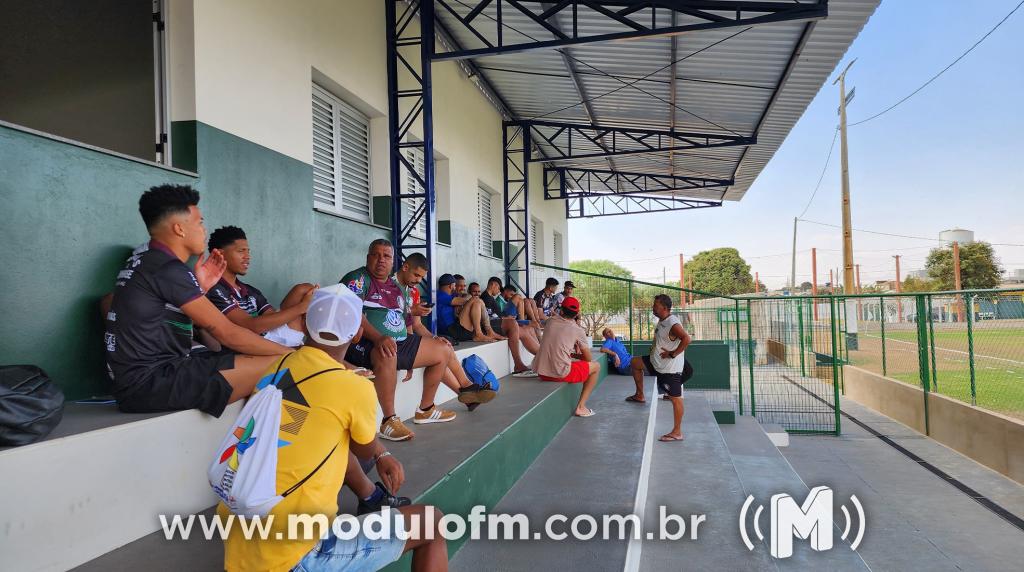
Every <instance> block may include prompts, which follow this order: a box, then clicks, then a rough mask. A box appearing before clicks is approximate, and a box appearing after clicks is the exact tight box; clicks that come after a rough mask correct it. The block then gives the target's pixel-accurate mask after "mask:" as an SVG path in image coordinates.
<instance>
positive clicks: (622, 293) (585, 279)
mask: <svg viewBox="0 0 1024 572" xmlns="http://www.w3.org/2000/svg"><path fill="white" fill-rule="evenodd" d="M569 268H570V269H571V270H579V271H583V272H589V273H593V274H601V275H602V276H613V277H616V278H627V279H630V280H632V278H633V273H632V272H630V271H629V270H627V269H626V268H623V267H621V266H619V265H618V264H615V263H614V262H612V261H611V260H577V261H576V262H572V263H570V264H569ZM572 281H573V282H574V283H575V284H576V291H575V292H574V294H575V295H576V297H577V298H579V299H580V305H581V306H582V307H583V308H582V311H581V312H580V322H581V323H582V324H583V329H585V330H586V331H587V334H588V335H590V336H593V337H595V338H597V337H598V336H600V335H601V330H603V329H604V327H605V326H606V325H607V324H608V322H610V321H611V319H612V318H614V317H615V316H617V315H620V314H622V313H623V312H625V311H626V309H627V308H628V307H629V288H628V287H627V286H626V284H625V283H624V282H622V281H619V280H609V279H608V278H602V277H598V276H590V275H588V274H574V275H573V276H572Z"/></svg>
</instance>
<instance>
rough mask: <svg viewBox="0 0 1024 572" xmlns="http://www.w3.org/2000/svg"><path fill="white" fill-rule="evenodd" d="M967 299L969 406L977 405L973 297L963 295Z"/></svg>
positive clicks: (971, 295)
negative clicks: (969, 377)
mask: <svg viewBox="0 0 1024 572" xmlns="http://www.w3.org/2000/svg"><path fill="white" fill-rule="evenodd" d="M964 297H965V298H967V362H968V363H969V364H970V366H971V405H977V404H978V395H977V393H976V388H975V379H974V376H975V373H974V295H973V294H965V295H964Z"/></svg>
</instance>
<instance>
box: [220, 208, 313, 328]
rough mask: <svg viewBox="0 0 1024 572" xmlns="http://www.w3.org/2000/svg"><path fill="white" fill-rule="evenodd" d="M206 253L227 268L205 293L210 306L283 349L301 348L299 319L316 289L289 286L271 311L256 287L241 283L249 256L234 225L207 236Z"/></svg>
mask: <svg viewBox="0 0 1024 572" xmlns="http://www.w3.org/2000/svg"><path fill="white" fill-rule="evenodd" d="M209 248H210V254H211V255H213V254H219V255H221V256H223V257H224V260H225V262H226V263H227V266H226V267H225V268H224V275H223V276H221V279H220V281H219V282H217V284H216V285H214V287H213V288H211V289H210V291H209V292H207V293H206V297H207V298H209V299H210V302H213V305H214V306H216V307H217V309H218V310H220V311H221V313H222V314H224V315H225V316H227V318H228V319H229V320H231V321H232V322H234V323H235V324H238V325H239V326H242V327H243V328H246V329H247V330H250V331H253V332H255V333H257V334H260V335H262V336H263V337H265V338H267V339H268V340H271V341H274V342H276V343H279V344H281V345H283V346H288V347H292V348H294V347H298V346H300V345H302V320H301V316H302V314H303V313H305V311H306V308H307V307H309V301H310V300H312V299H313V292H314V290H315V288H316V286H314V285H313V284H298V285H296V286H294V287H292V289H291V291H289V292H288V295H287V296H285V297H284V300H283V301H282V302H281V309H280V310H277V309H276V308H274V307H273V306H272V305H271V304H270V302H268V301H267V298H266V297H265V296H263V292H260V290H259V289H258V288H256V287H255V286H252V285H250V284H246V283H245V282H242V280H241V278H240V277H241V276H245V275H246V273H247V272H248V271H249V263H250V262H251V260H252V254H251V251H250V250H249V240H248V238H246V236H245V231H243V230H242V229H240V228H238V227H237V226H224V227H221V228H218V229H217V230H215V231H213V233H212V234H210V242H209Z"/></svg>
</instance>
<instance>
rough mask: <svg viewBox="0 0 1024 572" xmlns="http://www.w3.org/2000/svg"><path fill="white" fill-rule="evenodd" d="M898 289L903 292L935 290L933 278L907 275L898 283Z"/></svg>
mask: <svg viewBox="0 0 1024 572" xmlns="http://www.w3.org/2000/svg"><path fill="white" fill-rule="evenodd" d="M900 289H901V290H902V291H903V292H934V291H935V290H937V288H936V287H935V281H934V280H927V279H925V278H916V277H914V276H907V278H906V279H905V280H903V282H902V283H901V284H900Z"/></svg>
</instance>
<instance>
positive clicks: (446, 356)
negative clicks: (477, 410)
mask: <svg viewBox="0 0 1024 572" xmlns="http://www.w3.org/2000/svg"><path fill="white" fill-rule="evenodd" d="M421 359H422V360H423V361H424V362H425V363H427V362H432V361H433V360H443V362H442V363H443V365H444V367H446V368H447V372H446V373H448V374H450V375H445V376H444V377H443V380H444V384H445V385H447V386H448V387H450V388H451V389H452V391H454V392H456V393H458V394H459V401H460V402H461V403H464V404H467V405H468V404H471V403H487V402H489V401H490V400H491V399H494V396H495V395H496V392H495V391H494V390H492V389H480V386H478V385H474V384H473V382H472V381H470V380H469V377H467V376H466V370H464V369H462V364H461V363H459V358H458V357H457V356H456V355H455V350H454V349H452V347H451V346H450V345H448V344H447V343H445V342H444V341H442V340H435V339H429V338H424V339H423V341H422V342H420V350H419V352H418V353H417V354H416V364H417V365H416V367H420V366H419V363H420V360H421ZM453 381H454V383H452V382H453ZM455 384H457V385H458V387H455ZM434 391H435V393H436V391H437V387H434ZM424 392H426V387H425V386H424ZM431 399H433V396H431Z"/></svg>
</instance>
